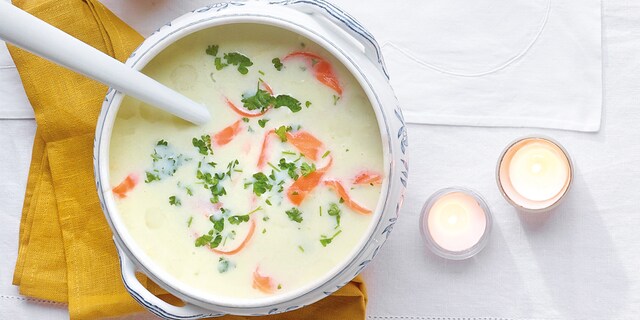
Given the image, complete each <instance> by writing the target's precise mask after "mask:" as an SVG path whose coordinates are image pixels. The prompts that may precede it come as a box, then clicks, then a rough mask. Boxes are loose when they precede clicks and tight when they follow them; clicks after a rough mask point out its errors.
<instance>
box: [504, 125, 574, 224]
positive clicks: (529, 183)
mask: <svg viewBox="0 0 640 320" xmlns="http://www.w3.org/2000/svg"><path fill="white" fill-rule="evenodd" d="M573 175H574V173H573V163H572V162H571V158H570V157H569V154H568V153H567V150H565V149H564V148H563V147H562V146H561V145H560V144H559V143H558V142H556V141H555V140H553V139H551V138H547V137H540V136H532V137H524V138H520V139H518V140H516V141H514V142H512V143H510V144H509V145H508V146H507V147H506V148H505V149H504V151H503V152H502V154H501V156H500V158H499V160H498V164H497V169H496V181H497V183H498V189H499V190H500V193H502V195H503V196H504V198H505V199H506V200H507V201H508V202H509V203H510V204H511V205H512V206H514V207H516V208H517V209H519V210H520V211H524V212H533V213H543V212H548V211H550V210H552V209H553V208H555V207H556V206H558V205H559V204H560V202H561V201H562V200H563V199H564V197H565V195H566V194H567V192H568V191H569V189H570V187H571V184H572V182H573Z"/></svg>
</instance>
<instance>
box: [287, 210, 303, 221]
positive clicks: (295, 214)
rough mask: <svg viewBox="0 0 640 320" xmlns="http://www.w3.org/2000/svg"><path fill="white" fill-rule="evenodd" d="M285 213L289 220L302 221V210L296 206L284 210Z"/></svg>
mask: <svg viewBox="0 0 640 320" xmlns="http://www.w3.org/2000/svg"><path fill="white" fill-rule="evenodd" d="M285 213H286V214H287V216H288V217H289V220H291V221H294V222H297V223H301V222H302V220H303V219H302V212H300V210H298V208H295V207H294V208H291V209H289V210H287V211H285Z"/></svg>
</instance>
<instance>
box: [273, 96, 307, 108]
mask: <svg viewBox="0 0 640 320" xmlns="http://www.w3.org/2000/svg"><path fill="white" fill-rule="evenodd" d="M280 107H287V108H289V110H291V112H298V111H300V110H302V106H301V104H300V101H298V99H296V98H294V97H292V96H290V95H286V94H281V95H278V96H277V97H276V98H275V102H274V108H276V109H277V108H280Z"/></svg>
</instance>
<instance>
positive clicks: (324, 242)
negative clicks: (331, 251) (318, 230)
mask: <svg viewBox="0 0 640 320" xmlns="http://www.w3.org/2000/svg"><path fill="white" fill-rule="evenodd" d="M341 232H342V230H338V232H336V233H335V234H334V235H333V236H332V237H331V238H329V237H327V236H325V235H322V236H320V244H321V245H322V246H323V247H326V246H327V245H328V244H330V243H331V241H333V239H335V237H336V236H337V235H339V234H340V233H341Z"/></svg>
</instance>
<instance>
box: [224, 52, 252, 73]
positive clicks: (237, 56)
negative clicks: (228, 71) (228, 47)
mask: <svg viewBox="0 0 640 320" xmlns="http://www.w3.org/2000/svg"><path fill="white" fill-rule="evenodd" d="M224 59H225V60H227V64H228V65H234V66H237V67H238V72H240V73H241V74H247V73H249V69H248V67H251V66H252V65H253V62H251V59H249V58H248V57H247V56H245V55H243V54H242V53H239V52H229V53H225V54H224Z"/></svg>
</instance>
